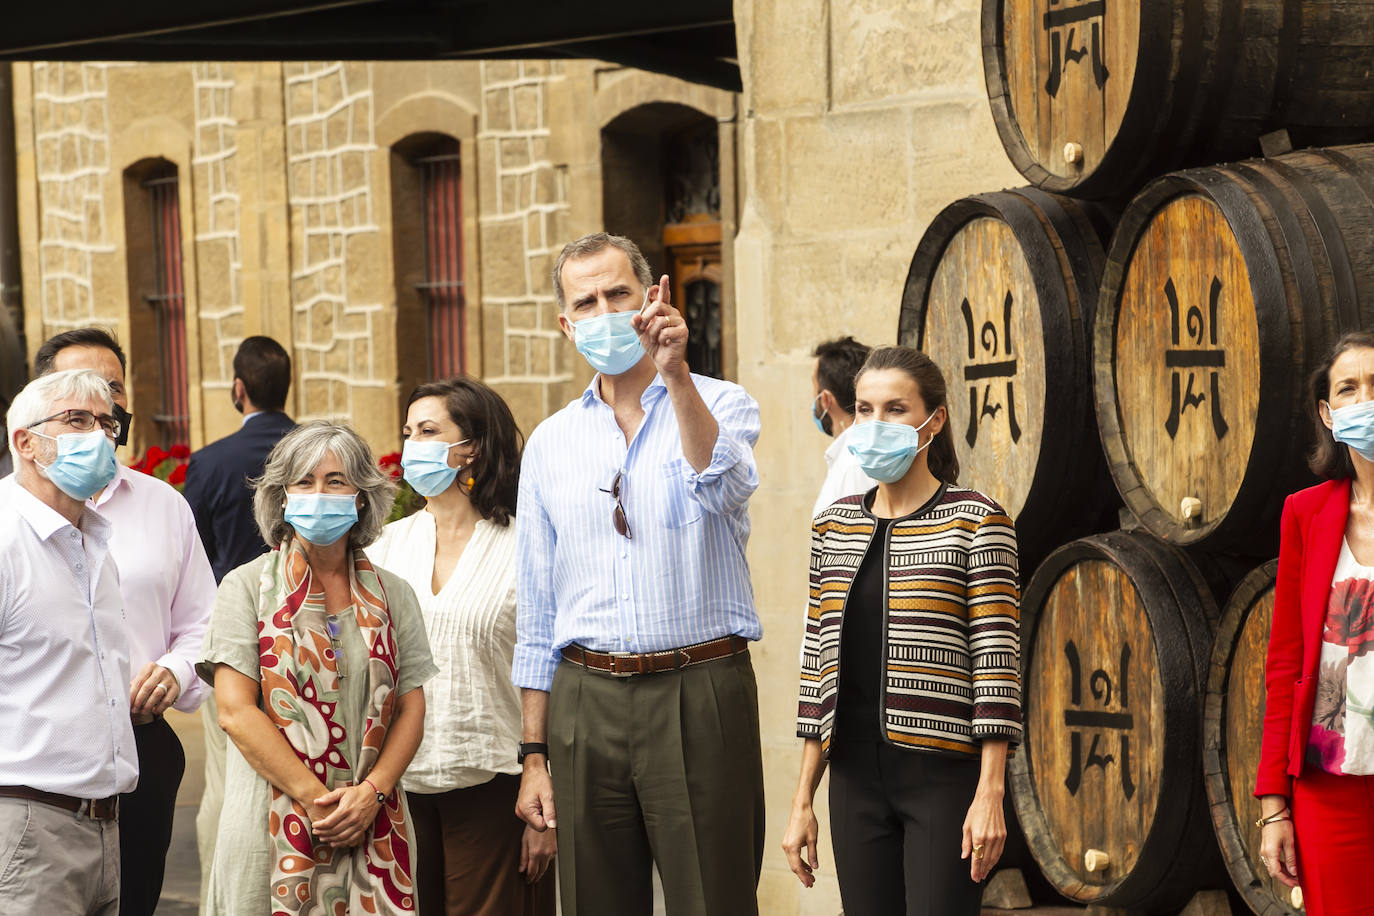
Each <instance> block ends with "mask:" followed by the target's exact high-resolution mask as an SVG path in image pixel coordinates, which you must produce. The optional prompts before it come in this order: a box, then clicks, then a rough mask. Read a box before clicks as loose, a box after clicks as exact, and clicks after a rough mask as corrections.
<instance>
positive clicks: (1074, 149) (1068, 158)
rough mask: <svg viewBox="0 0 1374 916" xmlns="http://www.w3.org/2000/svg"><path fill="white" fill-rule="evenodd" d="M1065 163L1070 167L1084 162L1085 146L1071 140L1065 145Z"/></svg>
mask: <svg viewBox="0 0 1374 916" xmlns="http://www.w3.org/2000/svg"><path fill="white" fill-rule="evenodd" d="M1064 161H1065V162H1067V163H1068V164H1069V165H1074V164H1076V163H1079V162H1082V161H1083V144H1081V143H1074V142H1073V141H1072V140H1070V141H1069V142H1068V143H1065V144H1064Z"/></svg>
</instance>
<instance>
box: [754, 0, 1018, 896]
mask: <svg viewBox="0 0 1374 916" xmlns="http://www.w3.org/2000/svg"><path fill="white" fill-rule="evenodd" d="M735 18H736V28H737V35H738V40H739V50H740V58H741V65H742V68H743V71H744V85H745V92H744V97H743V99H742V101H741V105H740V109H741V111H742V112H744V114H743V116H742V118H741V123H740V133H741V137H740V160H741V176H742V178H741V187H742V188H743V195H742V206H741V217H740V228H739V234H738V236H737V240H736V243H735V264H736V267H735V284H736V298H737V299H738V301H739V303H740V308H739V309H738V312H737V314H738V319H737V323H736V332H737V335H738V340H739V381H740V382H741V383H742V384H743V385H744V386H745V387H746V388H748V389H749V391H750V393H752V394H753V395H754V397H755V398H757V399H758V401H759V404H760V407H761V410H762V418H763V430H764V432H763V436H762V438H761V439H760V440H759V445H758V449H757V458H758V463H759V469H760V471H759V476H760V489H759V492H758V494H757V495H756V496H755V497H754V500H753V502H752V519H753V523H754V533H753V537H752V539H751V541H750V562H751V564H752V568H753V576H754V582H755V583H756V584H758V583H768V584H769V587H768V588H766V589H764V588H759V589H758V590H757V593H756V598H757V601H758V606H759V611H760V614H761V615H762V617H763V624H764V632H765V634H766V635H765V638H764V640H763V642H762V644H760V646H759V647H758V650H757V651H756V653H755V662H754V663H755V667H756V669H757V671H758V676H759V683H760V685H761V690H760V703H761V706H762V709H761V721H762V723H763V742H764V764H765V780H766V786H767V792H768V839H767V845H766V847H765V858H764V876H763V880H762V883H761V886H760V890H759V900H760V902H761V903H762V905H763V910H764V912H765V913H769V914H788V916H792V914H798V913H806V914H812V913H814V914H825V916H834V914H835V913H837V912H839V909H840V902H839V893H838V888H837V885H836V883H835V869H834V855H833V853H832V851H831V845H830V837H829V824H828V820H827V807H828V806H827V804H826V792H827V788H826V785H825V784H823V785H822V787H821V790H820V791H819V792H818V793H817V802H818V811H819V813H820V819H821V868H820V870H819V871H818V872H817V882H816V886H815V887H814V888H812V889H811V890H809V891H804V890H803V889H802V888H801V885H800V884H799V883H798V881H797V879H796V877H794V876H793V875H792V873H791V872H790V871H789V870H788V869H787V863H786V861H785V859H784V857H783V856H782V853H781V852H780V849H779V844H780V843H781V841H782V832H783V829H784V828H785V827H786V824H787V817H788V814H789V810H790V806H791V799H792V794H793V791H794V789H795V787H796V783H797V772H798V766H799V762H800V751H801V741H800V740H798V739H797V738H796V737H795V716H796V679H797V654H798V647H799V645H800V641H801V632H802V619H803V615H804V613H805V608H806V592H807V588H806V576H807V572H806V564H807V553H808V548H809V524H808V522H809V516H810V511H811V506H812V503H813V501H814V500H815V496H816V492H817V490H818V489H819V487H820V483H821V480H822V479H823V477H824V471H825V462H824V459H823V457H822V454H821V453H822V451H823V449H824V448H825V446H826V445H827V444H828V442H829V440H828V439H824V438H822V437H821V436H819V435H818V434H817V433H816V430H815V428H814V427H813V426H812V424H811V421H810V420H809V418H808V417H807V415H806V407H807V404H808V402H809V401H810V398H811V368H812V365H813V362H814V360H813V359H812V357H811V349H812V348H813V347H814V346H815V344H816V343H818V342H820V341H822V340H826V339H829V338H833V337H836V336H839V335H843V334H853V335H854V336H855V337H857V338H859V339H860V340H862V341H864V342H866V343H870V344H891V343H895V342H896V335H897V318H898V308H899V305H900V302H901V293H902V286H903V284H904V282H905V280H906V274H907V268H908V267H909V265H910V260H911V256H912V253H913V252H914V250H915V248H916V243H917V242H918V241H919V239H920V237H921V234H922V233H923V232H924V231H925V228H926V226H927V224H928V223H929V222H930V220H931V218H932V217H933V216H934V215H935V214H936V213H937V212H939V210H940V209H941V208H942V207H943V206H944V205H945V204H947V203H949V202H951V201H953V200H955V199H957V198H959V197H962V196H965V195H967V194H972V193H976V192H980V191H987V190H996V189H1000V188H1004V187H1015V186H1019V185H1023V184H1024V183H1025V182H1024V181H1023V180H1022V179H1021V178H1020V176H1019V175H1018V174H1017V173H1016V172H1015V171H1014V170H1013V169H1012V167H1011V165H1010V163H1009V162H1008V160H1007V158H1006V155H1005V154H1004V153H1003V152H1002V147H1001V144H1000V143H999V141H998V138H997V134H996V130H995V128H994V127H993V123H992V116H991V114H990V111H989V108H988V103H987V98H986V94H985V88H984V84H983V71H982V61H981V57H980V50H979V49H980V43H979V4H978V2H976V0H913V2H909V3H901V2H896V0H857V2H832V0H738V2H736V4H735Z"/></svg>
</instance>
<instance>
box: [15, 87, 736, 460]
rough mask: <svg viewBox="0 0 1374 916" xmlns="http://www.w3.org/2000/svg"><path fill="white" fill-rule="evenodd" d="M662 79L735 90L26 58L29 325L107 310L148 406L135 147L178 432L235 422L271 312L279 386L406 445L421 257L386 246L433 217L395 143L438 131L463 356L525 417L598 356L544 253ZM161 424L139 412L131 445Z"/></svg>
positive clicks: (309, 411) (386, 441) (582, 206)
mask: <svg viewBox="0 0 1374 916" xmlns="http://www.w3.org/2000/svg"><path fill="white" fill-rule="evenodd" d="M654 102H671V103H675V104H679V105H686V106H689V107H695V108H697V109H698V110H700V111H701V112H702V113H704V114H706V115H708V116H712V117H717V118H720V119H721V120H722V121H723V122H724V121H726V120H732V119H733V113H734V99H733V96H732V95H730V94H729V93H725V92H720V91H718V90H711V89H706V88H704V87H700V86H693V85H690V84H688V83H684V82H682V81H680V80H674V79H671V78H669V77H663V76H657V75H652V74H645V73H641V72H639V71H634V70H628V69H626V68H623V67H618V66H613V65H608V64H601V63H597V62H593V61H576V62H567V63H559V62H549V61H489V62H409V63H406V62H395V63H361V62H337V61H332V62H331V61H325V62H309V63H286V64H282V63H185V64H105V63H87V64H79V63H78V64H72V63H44V62H40V63H34V64H28V65H18V66H16V68H15V107H16V127H17V134H18V143H17V146H18V150H17V152H18V163H19V177H20V197H21V234H22V238H23V241H24V252H25V257H24V284H25V301H26V303H27V310H26V329H27V334H28V340H29V343H30V347H31V348H36V347H37V346H38V345H39V344H40V343H41V342H42V341H43V340H44V339H45V338H46V337H48V336H50V335H51V334H53V333H55V332H57V331H60V330H63V329H66V328H70V327H77V326H81V325H86V324H100V325H106V326H109V327H111V328H113V329H114V330H115V332H116V333H117V334H118V335H120V337H121V339H122V340H123V341H124V343H125V344H126V347H128V346H129V344H130V342H131V340H132V342H133V344H134V346H132V347H129V349H130V350H131V355H132V356H134V360H133V364H132V365H131V368H130V375H131V382H132V380H133V379H132V377H133V376H142V377H143V378H144V379H145V381H144V382H143V383H142V384H137V385H133V389H132V390H133V398H134V410H135V412H139V413H143V414H144V415H145V416H146V415H149V414H150V413H151V412H152V411H153V410H155V409H156V408H157V406H158V405H157V403H156V400H157V399H158V398H159V396H160V393H159V390H158V386H157V383H156V381H155V380H154V381H147V379H149V378H150V377H151V376H154V375H155V372H156V365H155V360H156V358H157V356H156V342H155V341H154V340H151V339H150V337H149V334H148V333H147V332H146V324H147V321H148V318H147V316H148V314H149V312H148V309H147V307H146V306H145V305H144V304H143V303H142V301H141V299H140V295H141V290H140V289H135V288H132V287H137V286H138V283H137V282H133V281H131V279H130V278H131V277H136V276H137V270H135V268H138V267H140V266H142V267H143V268H144V273H146V265H141V263H140V259H146V258H148V257H150V256H151V254H150V251H151V249H150V247H149V246H150V242H149V241H148V239H146V238H143V237H141V236H142V234H143V233H140V236H139V237H133V238H126V237H125V236H126V225H133V224H131V223H126V215H127V214H126V213H125V206H126V198H127V197H129V195H130V194H131V193H135V192H136V190H137V182H134V183H133V184H132V186H126V185H127V184H128V182H126V181H125V178H124V171H125V169H127V168H129V167H130V166H131V165H134V164H135V163H138V162H140V161H143V160H145V159H150V158H161V159H166V160H168V161H170V162H172V163H173V164H175V165H176V166H177V167H178V169H179V175H180V178H181V181H180V197H181V209H182V215H183V219H182V223H183V225H182V235H183V239H182V243H183V244H182V256H183V265H184V276H185V285H186V296H187V313H188V329H187V345H188V360H187V361H188V373H189V377H190V391H189V395H190V408H191V419H192V422H191V444H192V445H193V446H199V445H200V444H203V443H204V442H206V441H210V440H213V439H215V438H218V437H220V436H223V435H225V434H227V433H229V432H231V431H232V430H233V429H234V428H236V426H237V422H238V416H237V414H235V413H234V412H233V410H232V406H231V404H230V399H229V395H228V391H229V387H230V383H231V381H232V377H233V371H232V359H233V354H234V351H235V350H236V349H237V347H238V345H239V343H240V342H241V341H242V340H243V338H244V337H246V336H248V335H251V334H267V335H269V336H272V337H274V338H276V339H277V340H278V341H280V342H281V343H282V344H283V346H285V347H286V348H287V350H288V351H289V352H291V354H292V356H293V360H294V371H295V380H294V384H293V387H292V392H291V397H290V401H289V402H288V405H287V407H288V410H290V411H291V412H292V413H294V414H295V415H296V416H298V417H300V418H313V417H326V418H332V419H343V420H348V421H350V422H352V423H353V424H355V425H356V426H357V427H358V428H359V430H360V431H361V432H362V433H363V434H364V435H365V436H366V437H367V438H368V439H369V441H371V442H372V443H373V445H374V446H375V447H376V448H378V449H379V450H390V449H393V448H395V447H396V446H397V445H398V443H399V429H400V426H401V423H402V420H403V417H402V415H401V405H402V404H403V401H404V398H405V396H406V395H407V394H408V393H409V391H410V389H411V387H412V386H413V385H414V384H415V383H416V382H417V381H420V380H421V375H422V373H423V370H422V369H421V368H417V365H418V364H422V363H423V359H422V358H420V359H417V358H416V357H417V354H423V353H424V348H423V346H422V345H420V346H418V347H417V341H418V340H419V339H420V338H422V337H423V333H424V328H423V324H420V325H419V326H416V325H415V323H414V320H413V318H412V317H408V316H413V315H414V314H415V313H416V310H417V307H418V306H419V299H418V296H417V293H416V291H415V287H414V283H415V281H416V280H417V279H419V278H417V277H415V276H412V275H410V274H411V273H413V268H414V264H413V263H409V262H407V263H406V264H401V263H400V262H398V260H397V256H396V250H395V249H396V246H397V245H400V246H403V247H404V246H406V245H415V244H417V242H416V233H417V232H419V233H420V236H419V242H418V246H419V247H423V233H422V228H421V224H420V223H419V220H420V215H419V214H418V213H417V212H414V211H413V210H412V211H410V212H406V211H403V210H400V211H398V210H396V209H395V208H394V204H395V198H394V197H393V191H394V190H396V188H393V180H392V179H393V177H394V176H393V170H394V169H395V168H397V167H398V166H397V162H398V158H397V157H398V155H400V154H399V153H396V152H395V150H397V149H399V148H403V147H404V146H405V145H406V143H407V142H408V140H409V138H413V137H416V136H420V135H424V134H435V133H440V134H447V135H448V136H451V137H453V138H454V139H457V140H458V141H459V144H460V153H461V160H462V161H461V173H462V195H461V197H462V206H463V213H462V232H463V244H462V252H463V276H462V280H463V283H464V288H465V293H466V308H467V332H468V346H467V363H468V366H469V368H470V371H472V372H473V373H474V374H476V375H479V376H481V377H482V378H484V379H486V380H487V381H488V382H490V383H491V384H492V385H493V386H495V387H496V388H497V390H498V391H500V392H501V393H502V395H503V396H505V397H506V398H507V400H508V401H509V402H510V403H511V406H512V408H513V410H514V411H515V414H516V418H517V420H518V421H519V423H520V425H521V427H522V428H523V429H525V430H526V431H529V430H531V429H533V427H534V426H535V425H536V424H537V423H538V422H539V421H540V420H542V419H543V418H544V417H545V416H547V415H548V414H550V413H552V412H553V411H554V410H556V409H558V408H559V407H561V406H562V405H564V404H565V403H567V402H568V401H569V400H571V399H572V398H573V397H574V396H575V395H576V394H577V392H578V391H580V390H581V388H582V387H583V386H584V385H585V384H586V382H587V380H588V379H589V378H590V376H591V372H590V370H589V369H588V368H587V366H586V364H585V363H584V362H583V361H582V359H581V358H580V357H577V355H576V353H575V352H574V351H573V349H572V347H571V345H570V344H569V343H568V341H567V340H566V338H565V337H564V336H563V334H562V332H561V331H560V330H559V328H558V323H557V312H556V308H555V305H554V301H555V300H554V293H553V287H552V283H551V279H550V271H551V270H552V266H553V262H554V260H555V258H556V257H557V253H558V250H559V249H560V248H561V247H562V245H563V244H564V243H565V242H567V241H569V240H570V239H571V238H572V237H573V236H574V235H578V234H581V233H583V232H587V231H591V230H593V229H599V228H602V173H601V165H602V163H601V142H600V141H601V136H600V131H601V128H602V127H603V126H604V125H605V124H606V123H608V122H609V121H610V120H611V119H613V118H614V117H616V116H617V115H619V114H621V113H623V112H625V111H628V110H631V109H633V108H635V107H637V106H641V105H645V104H647V103H654ZM726 127H728V130H729V134H728V139H729V149H728V151H727V153H723V154H722V161H723V163H725V162H728V163H729V168H730V169H731V171H732V174H731V175H730V176H729V178H730V180H729V181H728V184H729V187H730V189H731V191H730V194H731V198H730V199H731V202H732V210H733V199H734V198H733V185H734V183H733V163H734V156H733V152H734V149H733V147H734V134H733V123H729V124H727V125H726ZM722 136H723V137H724V136H725V134H722ZM727 154H728V156H727ZM411 190H412V191H413V188H412V189H411ZM660 192H661V189H659V188H656V187H653V188H644V189H643V193H645V194H658V193H660ZM130 199H132V198H130ZM138 205H139V206H142V203H141V202H140V203H139V204H138ZM397 220H401V221H404V222H406V225H404V226H401V225H397V223H396V221H397ZM727 223H728V225H729V226H730V228H733V212H732V214H731V215H730V216H729V217H728V219H727ZM611 228H614V227H611ZM412 254H413V253H412ZM732 255H733V252H730V253H728V254H727V256H726V257H727V267H728V259H729V258H730V257H731V256H732ZM414 260H415V259H414V257H411V258H410V262H413V261H414ZM130 265H133V267H131V266H130ZM656 266H657V265H656ZM420 269H421V270H422V269H423V267H422V265H421V268H420ZM407 271H410V273H407ZM728 273H729V271H728V270H727V274H728ZM726 285H727V287H728V285H729V278H728V277H727V280H726ZM421 343H422V341H421ZM149 360H153V361H154V362H153V363H152V364H150V363H149ZM150 400H151V401H153V402H154V403H152V404H149V403H148V401H150ZM151 431H152V428H151V426H150V425H145V424H136V426H135V433H136V439H135V443H134V449H133V451H139V450H141V449H142V448H143V447H144V446H145V445H146V442H145V441H143V439H142V438H139V436H140V435H146V434H148V433H150V432H151Z"/></svg>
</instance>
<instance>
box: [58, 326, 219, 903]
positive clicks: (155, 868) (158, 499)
mask: <svg viewBox="0 0 1374 916" xmlns="http://www.w3.org/2000/svg"><path fill="white" fill-rule="evenodd" d="M125 366H126V363H125V357H124V350H123V349H122V348H121V347H120V346H119V343H118V342H117V341H116V340H115V339H114V337H113V336H112V335H111V334H110V333H109V332H108V331H105V330H102V329H100V328H77V329H76V330H72V331H66V332H64V333H62V334H58V335H56V336H54V337H51V338H49V339H48V340H47V341H45V342H44V343H43V345H42V346H41V347H39V348H38V353H37V355H36V356H35V357H34V373H35V375H38V376H42V375H47V374H48V373H49V372H60V371H62V370H64V369H93V370H95V371H96V372H98V373H99V374H100V376H101V377H102V378H103V379H105V381H106V383H107V384H108V385H109V386H110V395H111V400H112V401H113V410H112V413H113V415H114V417H115V419H116V420H117V421H118V422H119V425H120V429H119V432H118V434H117V437H116V439H115V444H116V445H122V444H124V443H125V442H127V441H128V438H129V425H130V423H131V422H132V421H133V417H132V415H131V414H130V413H129V411H128V405H129V394H128V391H127V389H126V387H125V382H124V371H125ZM87 505H88V506H90V507H91V508H93V509H95V510H96V511H97V512H99V513H100V514H101V515H103V516H104V517H105V518H106V519H108V520H109V522H110V524H111V525H112V526H113V529H114V530H113V534H112V535H111V538H110V553H111V555H112V556H113V557H114V560H115V565H116V566H117V567H118V569H119V591H120V594H121V596H122V597H123V599H124V615H125V618H126V620H127V623H128V639H129V647H130V650H131V653H130V661H131V663H132V671H133V675H134V677H133V682H132V683H131V684H130V685H129V703H130V709H131V713H132V715H133V725H134V742H135V745H136V747H137V749H138V761H139V780H138V787H137V788H136V789H134V791H132V792H128V793H125V794H123V795H121V796H120V801H119V807H120V811H119V819H120V824H121V827H122V829H121V831H120V844H119V845H120V863H121V864H120V907H119V911H120V912H121V913H123V914H125V916H129V914H149V916H151V914H152V913H153V911H154V910H155V909H156V908H157V902H158V898H159V897H160V896H161V895H162V877H163V871H164V866H165V862H166V858H167V850H168V848H169V846H170V845H171V840H172V816H173V813H174V809H175V806H176V795H177V788H178V787H179V786H180V785H181V777H182V774H183V772H184V771H185V768H186V755H185V753H184V751H183V750H182V746H181V741H180V740H178V738H177V736H176V733H175V732H173V731H172V727H171V726H170V725H168V724H167V722H166V721H165V720H164V719H163V718H162V714H163V713H164V712H166V711H167V710H168V709H171V708H176V709H179V710H181V711H182V712H194V711H195V709H196V708H197V707H199V706H200V704H201V700H202V699H203V698H204V696H205V693H206V692H207V691H206V689H205V685H204V683H203V682H202V681H201V680H200V678H199V677H197V676H196V673H195V663H196V662H197V661H198V660H199V658H200V649H201V641H202V640H203V639H204V636H205V628H206V626H207V624H208V623H209V620H210V610H211V608H212V607H213V606H214V601H215V580H214V576H213V575H212V574H211V572H210V563H209V561H208V560H207V559H206V557H205V550H204V549H203V548H202V547H201V544H200V538H199V537H198V536H197V534H196V522H195V517H194V516H192V514H191V507H190V506H188V505H187V504H186V500H184V499H182V497H181V494H179V493H178V492H177V491H176V490H175V489H174V488H172V487H171V486H169V485H168V484H165V483H163V482H162V481H161V480H158V479H157V478H156V477H153V476H151V475H148V474H140V473H139V472H137V471H131V470H130V469H128V468H126V467H124V466H123V465H122V464H121V465H119V466H118V467H117V468H116V471H115V476H114V479H113V480H111V481H110V482H109V484H108V485H106V486H105V487H103V488H102V489H100V490H99V491H97V492H96V493H95V495H94V496H92V497H91V498H90V499H88V500H87Z"/></svg>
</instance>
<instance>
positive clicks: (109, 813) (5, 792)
mask: <svg viewBox="0 0 1374 916" xmlns="http://www.w3.org/2000/svg"><path fill="white" fill-rule="evenodd" d="M0 798H22V799H24V800H25V801H34V802H39V803H40V804H44V805H52V806H53V807H55V808H62V809H65V810H67V811H70V812H72V813H73V814H85V815H86V816H87V817H89V818H90V819H91V820H93V821H112V820H115V819H116V818H117V817H118V816H119V796H118V795H111V796H110V797H109V798H97V799H93V800H87V799H84V798H74V797H72V796H70V795H58V794H57V793H56V792H44V791H42V790H41V789H30V788H29V787H28V786H0Z"/></svg>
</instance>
